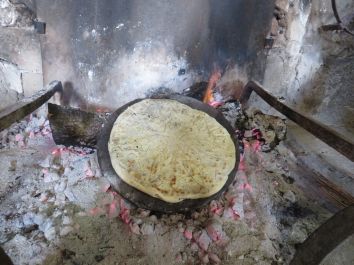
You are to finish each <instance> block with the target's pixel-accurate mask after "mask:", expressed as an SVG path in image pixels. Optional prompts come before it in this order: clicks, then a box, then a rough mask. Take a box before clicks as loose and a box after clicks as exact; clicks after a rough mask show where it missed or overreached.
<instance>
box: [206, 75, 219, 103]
mask: <svg viewBox="0 0 354 265" xmlns="http://www.w3.org/2000/svg"><path fill="white" fill-rule="evenodd" d="M220 78H221V72H220V70H219V69H217V70H215V71H214V72H213V73H212V74H211V76H210V78H209V82H208V87H207V89H206V91H205V95H204V98H203V102H204V103H207V104H209V103H212V102H213V101H214V97H213V91H214V88H215V86H216V83H217V82H218V81H219V79H220Z"/></svg>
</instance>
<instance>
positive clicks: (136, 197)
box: [97, 95, 240, 213]
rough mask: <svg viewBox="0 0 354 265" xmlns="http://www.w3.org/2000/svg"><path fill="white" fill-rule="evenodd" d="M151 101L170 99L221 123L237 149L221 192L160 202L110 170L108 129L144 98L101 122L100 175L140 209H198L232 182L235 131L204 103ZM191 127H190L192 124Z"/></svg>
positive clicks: (181, 99)
mask: <svg viewBox="0 0 354 265" xmlns="http://www.w3.org/2000/svg"><path fill="white" fill-rule="evenodd" d="M153 98H159V99H171V100H176V101H178V102H180V103H182V104H185V105H187V106H189V107H191V108H193V109H197V110H200V111H203V112H205V113H207V114H208V115H209V116H211V117H213V118H215V119H216V121H217V122H218V123H220V124H221V125H222V126H223V127H224V128H225V129H226V130H227V131H228V132H229V133H230V136H231V138H232V140H233V142H234V144H235V150H236V161H235V167H234V168H233V170H232V171H231V172H230V174H229V176H228V179H227V181H226V183H225V185H224V186H223V187H222V189H221V190H220V191H219V192H217V193H216V194H214V195H212V196H210V197H207V198H202V199H187V200H183V201H181V202H178V203H168V202H165V201H163V200H161V199H158V198H155V197H152V196H149V195H148V194H146V193H144V192H142V191H140V190H138V189H136V188H134V187H132V186H130V185H128V184H127V183H125V182H124V181H123V180H122V179H121V178H120V177H119V176H118V175H117V173H116V172H115V170H114V169H113V166H112V163H111V158H110V155H109V152H108V142H109V138H110V134H111V130H112V127H113V124H114V122H115V121H116V120H117V118H118V116H119V115H120V114H121V113H123V112H124V111H125V110H126V109H127V108H128V107H129V106H132V105H134V104H135V103H138V102H140V101H142V100H143V99H138V100H134V101H132V102H130V103H128V104H126V105H124V106H122V107H121V108H119V109H118V110H117V111H115V112H113V113H112V115H111V116H110V117H109V119H108V120H107V121H106V122H105V123H104V125H103V128H102V130H101V134H100V137H99V139H98V143H97V155H98V162H99V164H100V167H101V170H102V173H103V174H104V176H105V177H106V178H107V179H108V180H109V181H110V182H111V185H112V187H113V188H114V189H115V190H116V191H117V192H118V193H119V194H120V195H121V196H123V197H124V198H125V199H127V200H128V201H130V202H132V203H133V204H135V205H137V206H138V207H140V208H144V209H149V210H152V211H157V212H164V213H176V212H181V213H186V212H190V211H191V210H194V209H196V208H199V207H201V206H203V205H205V204H207V203H209V202H210V201H211V200H214V199H216V198H218V197H219V196H220V195H221V194H222V193H223V192H224V191H225V190H226V189H227V188H228V187H229V186H230V184H231V183H232V182H233V180H234V178H235V175H236V171H237V168H238V164H239V160H240V159H239V152H238V150H239V149H238V140H237V136H236V133H235V131H234V130H233V129H232V127H231V125H230V124H229V123H228V121H227V120H226V119H225V118H224V116H223V115H222V114H221V113H220V112H219V111H217V110H215V109H214V108H212V107H210V106H209V105H207V104H204V103H202V102H200V101H198V100H196V99H193V98H190V97H185V96H181V95H163V96H158V97H153ZM191 126H193V124H191Z"/></svg>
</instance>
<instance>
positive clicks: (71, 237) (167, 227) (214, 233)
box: [0, 116, 327, 264]
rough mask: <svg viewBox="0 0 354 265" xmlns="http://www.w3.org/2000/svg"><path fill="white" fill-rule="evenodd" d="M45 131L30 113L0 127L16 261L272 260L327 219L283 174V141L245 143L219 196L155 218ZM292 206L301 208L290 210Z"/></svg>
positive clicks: (0, 203)
mask: <svg viewBox="0 0 354 265" xmlns="http://www.w3.org/2000/svg"><path fill="white" fill-rule="evenodd" d="M48 129H49V128H48V124H47V121H46V120H45V119H43V118H38V117H35V116H32V117H31V119H30V120H29V122H27V121H24V122H21V123H20V124H16V125H14V126H12V127H11V128H9V129H8V130H7V131H6V133H4V132H2V141H1V144H2V145H1V149H0V156H1V157H0V166H1V167H2V168H8V169H9V170H5V171H3V172H1V173H0V181H1V185H0V207H1V209H2V210H1V217H0V244H1V245H2V247H3V248H4V249H5V251H6V252H7V253H8V254H9V255H10V257H11V258H12V259H13V261H14V262H15V264H28V262H29V261H31V262H32V263H31V264H73V263H75V264H96V263H97V260H104V262H105V263H104V264H115V262H117V261H120V262H121V263H127V264H138V263H140V264H156V263H158V262H160V263H161V262H162V263H163V264H197V263H199V262H204V263H210V264H240V263H241V264H242V263H243V262H244V263H245V264H274V262H279V260H285V261H288V260H289V258H290V257H291V255H292V254H293V252H294V244H297V243H299V242H301V240H303V239H304V237H306V236H307V235H308V234H309V233H310V232H312V231H313V230H314V229H315V228H316V227H317V226H318V224H319V223H321V222H322V220H324V219H325V217H327V215H326V212H325V211H323V210H321V209H318V208H316V207H317V206H315V205H312V206H311V207H310V206H308V205H305V204H304V203H303V202H304V201H306V199H305V198H304V197H303V195H302V193H301V190H299V189H298V188H296V186H295V185H294V184H293V182H291V181H290V182H289V181H288V179H287V178H284V177H283V176H289V172H288V169H287V168H286V165H285V164H284V161H280V160H279V155H280V154H279V150H281V148H284V147H283V146H281V148H279V150H278V149H277V147H275V149H274V150H272V151H270V152H268V153H261V152H258V151H256V150H255V149H253V147H254V146H256V145H255V144H256V143H257V142H256V140H254V139H247V140H245V143H244V145H245V150H244V152H245V154H244V156H243V159H242V161H241V164H240V167H239V171H238V173H237V176H236V179H235V182H234V183H233V184H232V185H231V186H230V188H229V189H228V190H227V192H225V194H224V195H223V196H222V197H221V198H220V199H219V200H215V201H213V202H211V203H210V205H208V206H206V207H204V208H202V209H199V210H196V211H194V212H193V213H191V214H190V216H185V215H182V214H173V215H162V216H161V215H157V213H156V214H154V213H152V212H150V211H148V210H143V209H138V208H136V207H134V206H133V205H131V204H130V203H128V202H126V201H124V200H123V199H122V198H121V197H120V196H119V195H118V194H116V193H115V192H114V191H113V190H111V189H110V185H109V183H108V181H107V180H106V179H105V178H104V177H103V176H102V174H101V172H100V170H99V167H98V163H97V156H96V153H95V152H94V151H93V150H90V149H83V148H67V147H63V146H55V145H54V143H53V140H52V138H51V134H50V133H48ZM32 132H33V134H32V136H31V137H30V135H31V133H32ZM16 135H21V136H22V141H23V143H24V145H23V146H20V145H19V141H16ZM20 138H21V137H17V139H18V140H21V139H20ZM20 157H21V158H20ZM13 161H16V163H15V162H13ZM259 161H261V163H260V162H259ZM265 169H267V170H268V171H266V170H265ZM270 169H271V172H269V170H270ZM294 207H297V211H298V210H299V209H300V210H301V211H304V212H306V213H307V214H304V215H302V216H289V211H291V209H292V208H294ZM280 245H282V246H283V247H282V248H280ZM33 253H35V257H34V254H33ZM50 262H51V263H50Z"/></svg>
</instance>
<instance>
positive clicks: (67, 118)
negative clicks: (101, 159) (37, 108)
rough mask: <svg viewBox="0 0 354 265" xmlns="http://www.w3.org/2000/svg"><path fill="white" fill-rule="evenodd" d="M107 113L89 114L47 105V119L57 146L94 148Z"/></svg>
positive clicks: (107, 115)
mask: <svg viewBox="0 0 354 265" xmlns="http://www.w3.org/2000/svg"><path fill="white" fill-rule="evenodd" d="M109 115H110V114H109V113H91V112H86V111H82V110H80V109H75V108H71V107H64V106H60V105H56V104H51V103H49V104H48V119H49V124H50V127H51V129H52V134H53V139H54V141H55V143H56V144H57V145H65V146H71V145H72V146H81V147H90V148H95V147H96V143H97V137H98V135H99V134H100V132H101V129H102V126H103V124H104V123H105V122H106V120H107V119H108V117H109Z"/></svg>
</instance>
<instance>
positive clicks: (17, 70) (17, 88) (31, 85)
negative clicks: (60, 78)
mask: <svg viewBox="0 0 354 265" xmlns="http://www.w3.org/2000/svg"><path fill="white" fill-rule="evenodd" d="M34 19H35V14H34V12H33V11H32V10H31V9H29V8H28V7H27V6H26V5H24V4H22V3H13V2H11V1H9V0H0V39H1V44H0V45H1V49H0V93H1V95H2V98H1V100H0V110H1V109H3V108H5V107H7V106H9V105H12V104H13V103H15V102H16V101H17V100H19V99H20V98H22V97H24V96H30V95H32V94H34V92H36V91H38V90H40V89H41V88H42V87H43V74H42V57H41V47H40V43H39V36H38V34H37V33H36V32H35V29H34V26H33V21H34Z"/></svg>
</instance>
